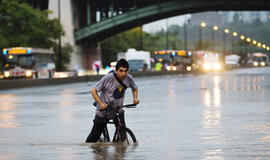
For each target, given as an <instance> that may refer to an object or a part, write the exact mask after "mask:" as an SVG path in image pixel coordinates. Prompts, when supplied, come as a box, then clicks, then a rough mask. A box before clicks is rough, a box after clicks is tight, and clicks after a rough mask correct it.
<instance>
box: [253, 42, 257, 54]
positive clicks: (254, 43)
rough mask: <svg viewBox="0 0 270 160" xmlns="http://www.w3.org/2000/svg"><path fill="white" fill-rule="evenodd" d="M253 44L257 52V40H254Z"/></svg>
mask: <svg viewBox="0 0 270 160" xmlns="http://www.w3.org/2000/svg"><path fill="white" fill-rule="evenodd" d="M252 44H253V45H254V46H255V49H254V50H253V52H254V51H255V50H256V44H257V41H256V40H253V41H252Z"/></svg>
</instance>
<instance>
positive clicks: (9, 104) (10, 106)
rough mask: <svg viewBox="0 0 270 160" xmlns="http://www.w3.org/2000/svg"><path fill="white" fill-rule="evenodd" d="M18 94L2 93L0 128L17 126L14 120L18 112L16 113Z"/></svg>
mask: <svg viewBox="0 0 270 160" xmlns="http://www.w3.org/2000/svg"><path fill="white" fill-rule="evenodd" d="M17 99H18V96H14V95H12V94H3V95H1V94H0V102H1V106H0V111H1V112H0V128H16V127H18V125H17V124H16V123H15V122H14V119H15V118H16V114H15V113H14V109H15V103H16V100H17Z"/></svg>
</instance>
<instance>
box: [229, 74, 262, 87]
mask: <svg viewBox="0 0 270 160" xmlns="http://www.w3.org/2000/svg"><path fill="white" fill-rule="evenodd" d="M230 81H231V80H230V79H228V78H225V80H224V90H225V91H228V90H230V87H232V88H231V89H232V90H233V91H238V90H241V91H245V90H248V91H250V90H253V91H256V90H257V91H261V90H263V88H262V86H264V76H254V77H252V79H251V77H241V78H239V77H234V78H233V84H232V86H230Z"/></svg>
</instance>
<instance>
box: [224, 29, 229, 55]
mask: <svg viewBox="0 0 270 160" xmlns="http://www.w3.org/2000/svg"><path fill="white" fill-rule="evenodd" d="M229 32H230V30H229V29H224V31H223V54H224V55H225V45H226V44H225V42H226V33H229Z"/></svg>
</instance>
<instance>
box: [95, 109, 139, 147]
mask: <svg viewBox="0 0 270 160" xmlns="http://www.w3.org/2000/svg"><path fill="white" fill-rule="evenodd" d="M136 105H137V104H127V105H123V106H118V107H117V108H112V107H110V106H108V107H107V108H106V109H105V115H106V117H107V115H110V118H108V121H107V124H115V132H114V136H113V140H112V142H113V143H120V144H127V145H132V144H136V143H137V140H136V137H135V135H134V133H133V132H132V131H131V130H130V129H129V128H127V127H126V126H124V125H122V124H121V123H120V118H119V111H120V109H121V108H136ZM112 120H113V121H112ZM110 141H111V140H110V135H109V132H108V128H107V125H106V127H105V128H104V130H103V132H102V135H101V137H100V139H99V142H110Z"/></svg>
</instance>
